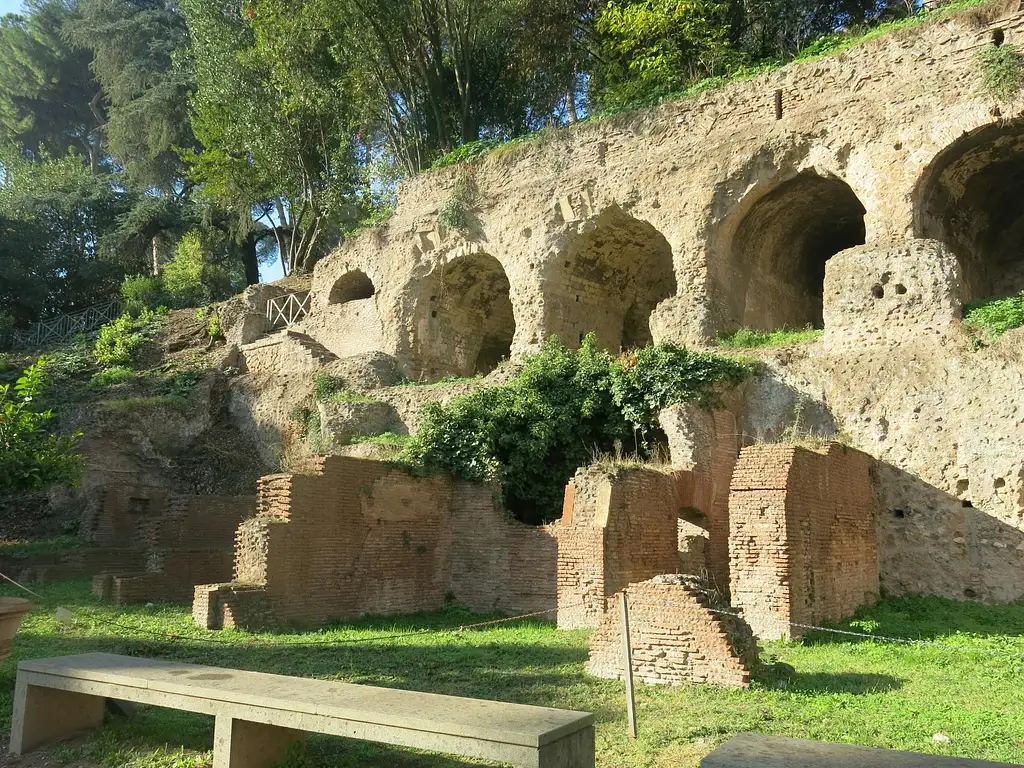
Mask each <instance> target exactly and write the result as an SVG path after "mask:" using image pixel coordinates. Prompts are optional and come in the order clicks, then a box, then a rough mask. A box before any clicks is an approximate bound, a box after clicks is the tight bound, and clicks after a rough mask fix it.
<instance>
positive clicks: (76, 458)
mask: <svg viewBox="0 0 1024 768" xmlns="http://www.w3.org/2000/svg"><path fill="white" fill-rule="evenodd" d="M47 383H48V379H47V375H46V359H45V358H40V359H39V360H38V361H37V362H36V363H35V364H34V365H32V366H31V367H29V368H28V370H26V371H25V372H24V374H23V375H22V376H21V377H20V378H19V379H18V380H17V381H16V382H15V384H14V385H13V386H11V385H10V384H0V493H36V492H39V491H44V490H46V489H47V488H49V487H51V486H54V485H68V486H73V485H76V484H77V483H78V478H79V476H80V474H81V470H82V463H83V457H82V456H81V455H79V454H77V453H75V447H76V446H77V444H78V440H79V438H80V437H81V434H75V435H66V436H60V435H56V434H53V433H50V432H48V431H47V426H48V425H49V424H50V422H51V421H52V420H53V411H51V410H48V409H43V408H42V407H40V405H39V399H38V398H39V396H40V395H41V394H42V393H43V391H44V389H45V388H46V385H47Z"/></svg>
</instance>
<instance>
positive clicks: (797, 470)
mask: <svg viewBox="0 0 1024 768" xmlns="http://www.w3.org/2000/svg"><path fill="white" fill-rule="evenodd" d="M871 463H872V459H871V457H869V456H867V455H866V454H864V453H861V452H860V451H855V450H853V449H850V448H847V447H845V446H841V445H838V444H834V443H833V444H831V445H829V446H828V447H826V448H824V449H822V450H820V451H813V450H808V449H805V448H800V447H796V446H792V445H755V446H750V447H748V448H744V449H743V451H742V452H741V453H740V457H739V461H738V462H737V465H736V470H735V472H734V473H733V478H732V491H731V494H730V497H729V516H730V535H729V554H730V561H731V562H730V568H731V580H730V594H731V596H732V604H733V605H734V606H737V607H738V608H741V609H742V611H743V616H744V618H745V619H746V620H747V621H748V622H749V624H750V626H751V627H752V628H753V630H754V632H755V633H756V634H757V635H758V636H759V637H763V638H777V637H798V636H800V635H801V634H803V631H804V630H803V629H802V628H800V627H797V626H792V625H791V624H792V623H794V622H795V623H800V624H818V623H820V622H821V621H827V620H838V619H841V618H844V617H846V616H848V615H850V614H851V613H853V612H854V610H855V609H856V608H857V607H858V606H860V605H864V604H866V603H870V602H873V601H874V600H876V599H877V597H878V590H879V586H878V558H877V533H876V520H875V513H874V508H873V494H872V487H871V479H870V474H869V470H870V468H871Z"/></svg>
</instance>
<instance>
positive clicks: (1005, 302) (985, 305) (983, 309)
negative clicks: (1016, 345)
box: [964, 291, 1024, 338]
mask: <svg viewBox="0 0 1024 768" xmlns="http://www.w3.org/2000/svg"><path fill="white" fill-rule="evenodd" d="M964 322H965V323H966V324H967V326H968V327H970V328H975V329H977V330H979V331H984V332H985V333H987V334H988V335H989V336H992V337H996V338H998V337H999V336H1002V335H1003V334H1004V333H1006V332H1007V331H1010V330H1013V329H1014V328H1020V327H1021V326H1024V291H1021V292H1020V293H1019V294H1017V295H1016V296H1010V297H1009V298H1006V299H982V300H980V301H974V302H971V303H970V304H968V305H967V307H966V309H965V310H964Z"/></svg>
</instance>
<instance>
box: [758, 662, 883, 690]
mask: <svg viewBox="0 0 1024 768" xmlns="http://www.w3.org/2000/svg"><path fill="white" fill-rule="evenodd" d="M754 680H756V681H757V682H759V683H761V684H762V685H764V686H765V687H766V688H773V689H780V688H781V689H783V690H786V691H789V692H790V693H805V694H808V695H810V696H817V695H818V694H821V693H852V694H854V695H858V696H860V695H864V694H871V693H884V692H886V691H895V690H897V689H899V688H902V687H903V681H902V680H900V679H899V678H898V677H893V676H892V675H882V674H875V673H870V672H866V673H862V672H797V671H796V670H795V669H794V668H793V667H791V666H790V665H789V664H785V663H782V662H778V663H775V664H766V665H764V666H763V667H762V668H761V669H759V670H758V671H757V672H756V673H755V674H754Z"/></svg>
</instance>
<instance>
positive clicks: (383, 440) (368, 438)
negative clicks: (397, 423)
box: [348, 432, 412, 448]
mask: <svg viewBox="0 0 1024 768" xmlns="http://www.w3.org/2000/svg"><path fill="white" fill-rule="evenodd" d="M411 439H412V437H411V436H409V435H396V434H395V433H394V432H381V433H380V434H377V435H352V437H350V438H349V440H348V442H349V445H363V444H366V443H369V444H371V445H394V446H396V447H399V448H401V447H402V446H404V445H405V444H406V443H408V442H409V441H410V440H411Z"/></svg>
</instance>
